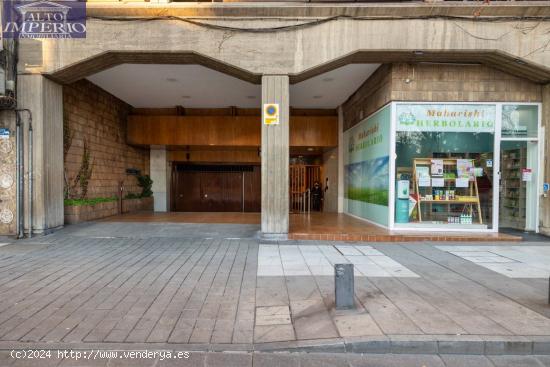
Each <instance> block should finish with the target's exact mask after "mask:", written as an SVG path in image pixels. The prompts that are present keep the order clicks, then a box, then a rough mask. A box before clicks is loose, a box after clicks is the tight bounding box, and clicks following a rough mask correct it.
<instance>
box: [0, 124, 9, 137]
mask: <svg viewBox="0 0 550 367" xmlns="http://www.w3.org/2000/svg"><path fill="white" fill-rule="evenodd" d="M9 138H10V130H9V129H6V128H3V127H2V128H0V139H9Z"/></svg>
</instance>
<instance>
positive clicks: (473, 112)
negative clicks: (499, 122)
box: [397, 104, 496, 133]
mask: <svg viewBox="0 0 550 367" xmlns="http://www.w3.org/2000/svg"><path fill="white" fill-rule="evenodd" d="M495 116H496V106H495V105H475V104H398V105H397V130H398V131H439V132H446V131H447V132H476V133H482V132H491V133H492V132H494V131H495Z"/></svg>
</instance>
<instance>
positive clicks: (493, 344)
mask: <svg viewBox="0 0 550 367" xmlns="http://www.w3.org/2000/svg"><path fill="white" fill-rule="evenodd" d="M25 348H31V349H72V350H90V349H103V350H181V351H191V352H241V353H251V352H288V353H298V352H305V353H360V354H434V355H435V354H466V355H550V336H528V337H526V336H485V335H480V336H476V335H468V336H465V335H393V336H387V337H384V336H376V337H360V338H359V337H358V338H344V339H342V338H338V339H322V340H300V341H284V342H270V343H261V344H171V343H82V342H79V343H44V342H34V343H29V342H18V341H13V342H9V341H0V350H11V349H25Z"/></svg>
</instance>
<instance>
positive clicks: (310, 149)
mask: <svg viewBox="0 0 550 367" xmlns="http://www.w3.org/2000/svg"><path fill="white" fill-rule="evenodd" d="M314 150H315V149H314V148H311V147H309V148H307V151H308V152H313V151H314Z"/></svg>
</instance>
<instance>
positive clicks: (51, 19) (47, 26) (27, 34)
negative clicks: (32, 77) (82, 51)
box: [2, 0, 86, 39]
mask: <svg viewBox="0 0 550 367" xmlns="http://www.w3.org/2000/svg"><path fill="white" fill-rule="evenodd" d="M2 37H4V38H15V39H19V38H85V37H86V3H85V2H81V1H63V0H60V1H21V0H4V1H3V6H2Z"/></svg>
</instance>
